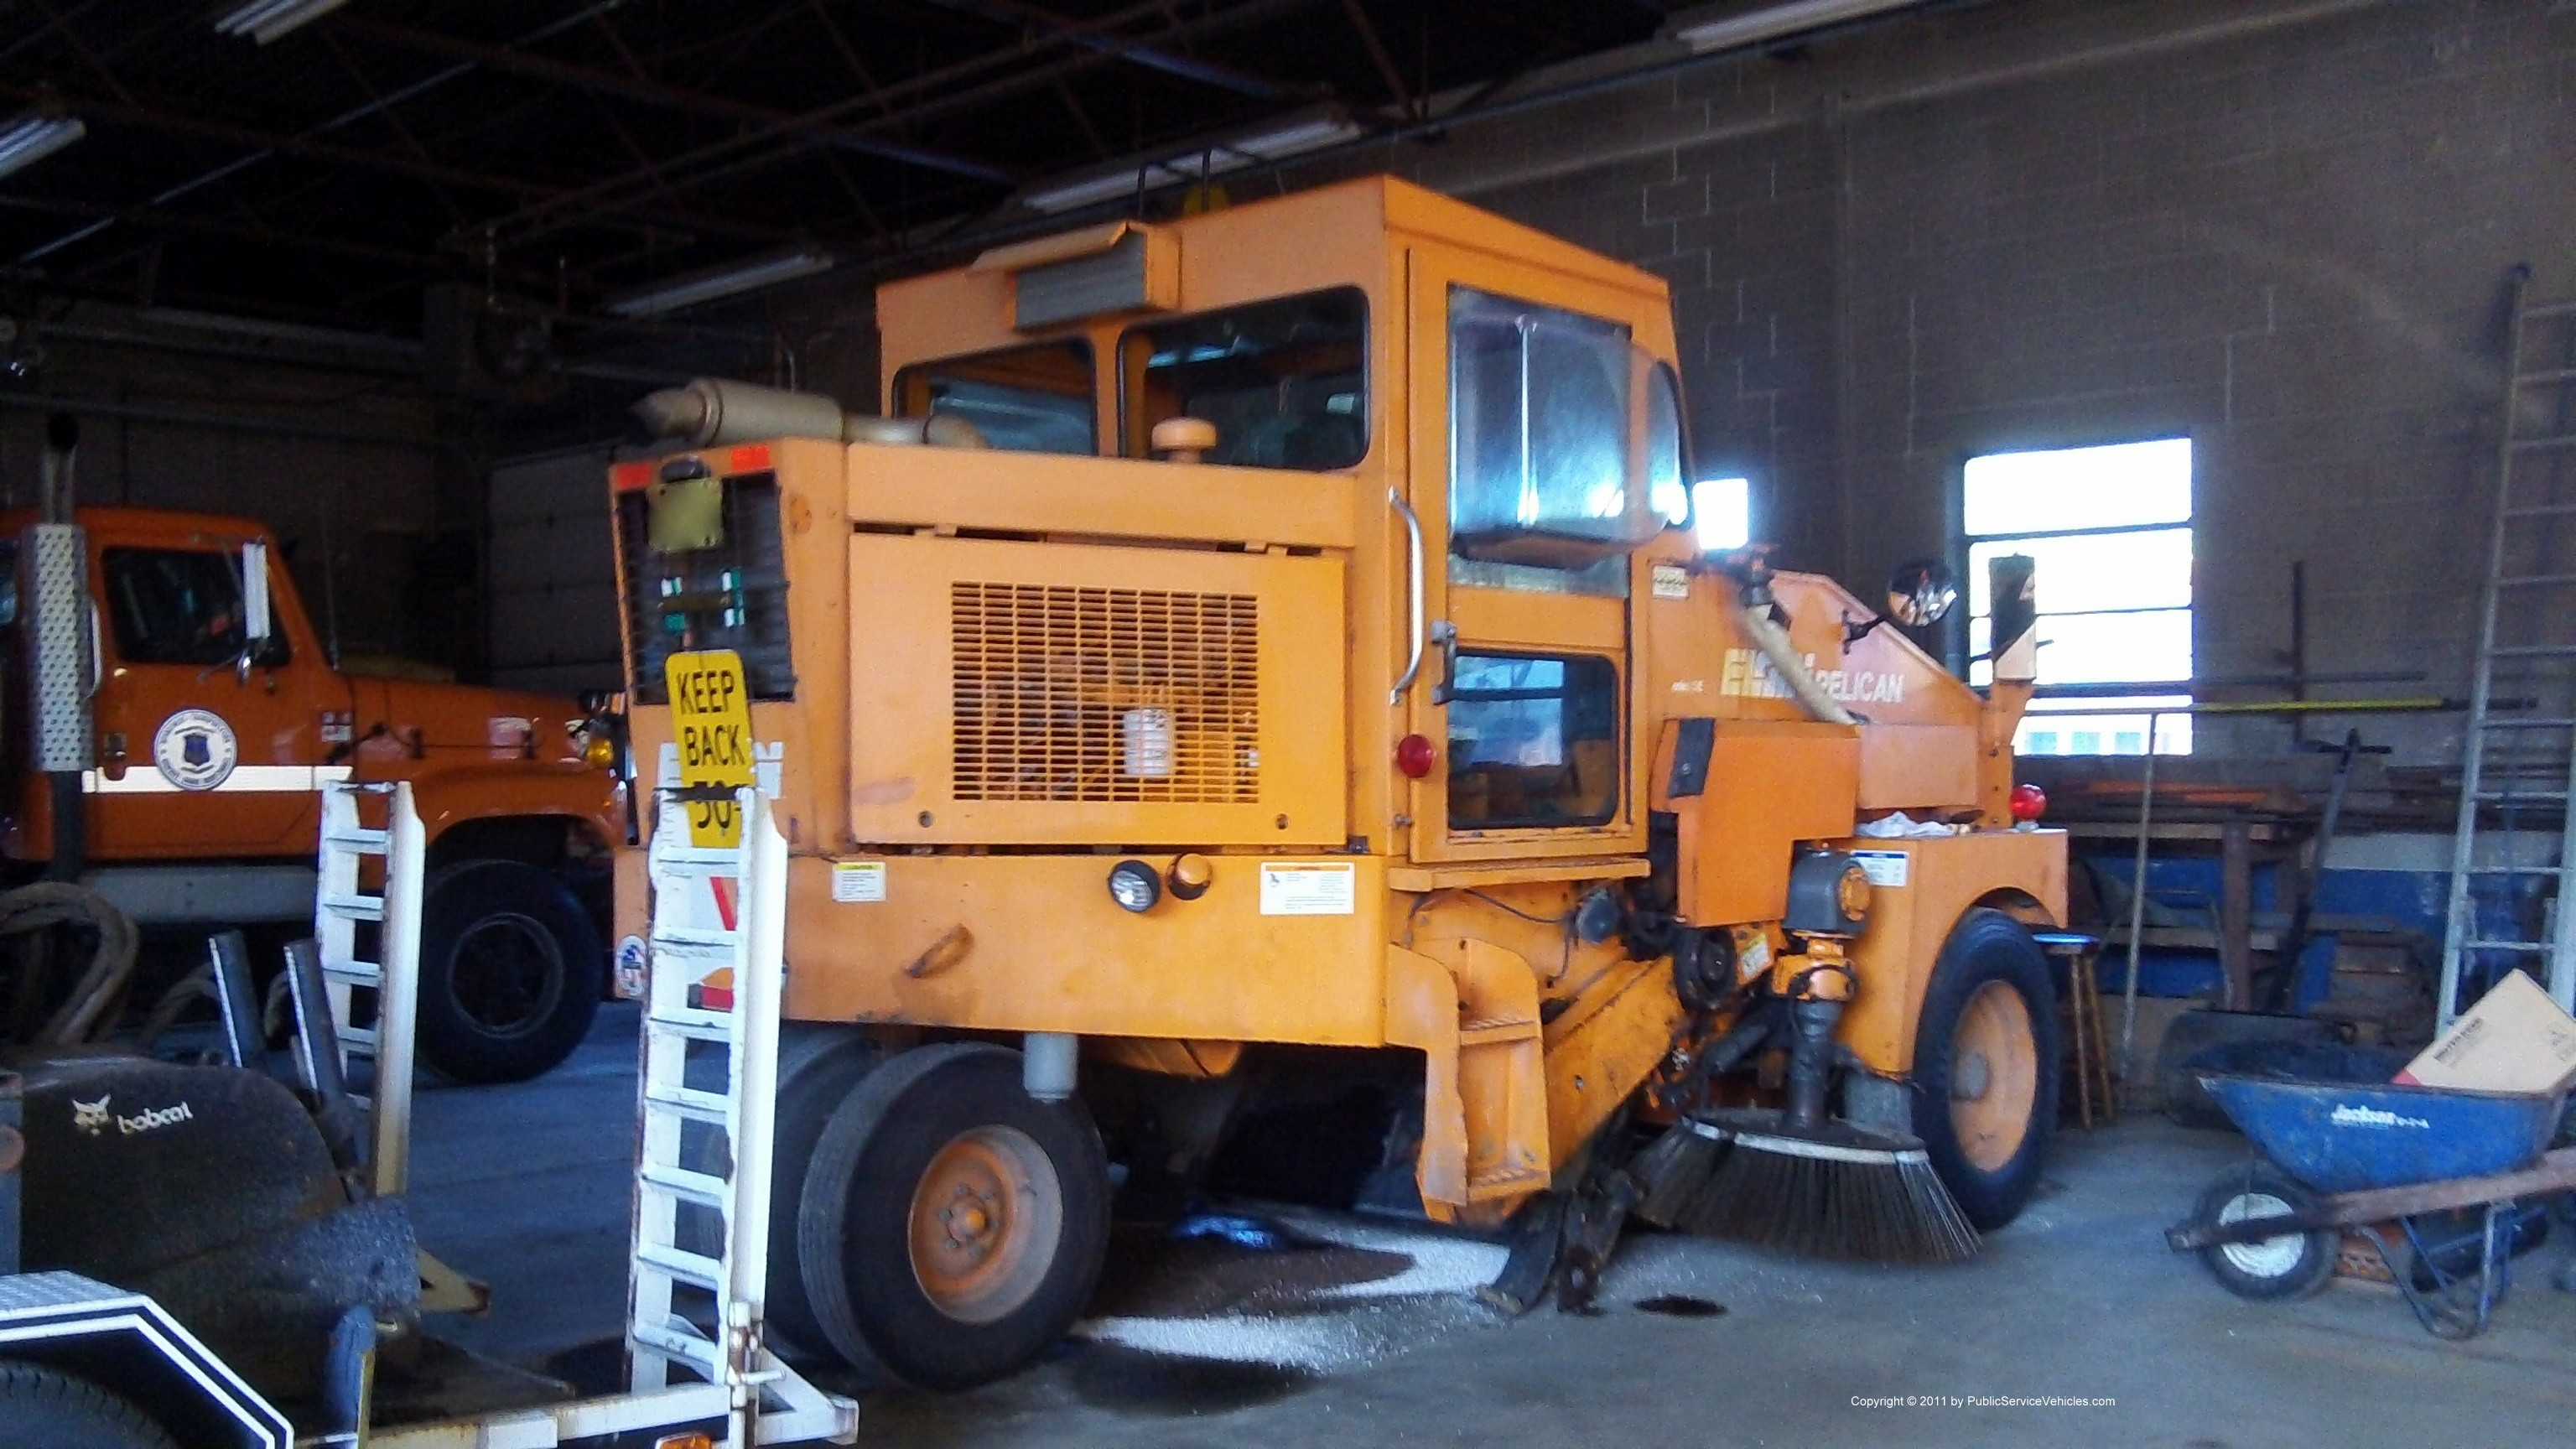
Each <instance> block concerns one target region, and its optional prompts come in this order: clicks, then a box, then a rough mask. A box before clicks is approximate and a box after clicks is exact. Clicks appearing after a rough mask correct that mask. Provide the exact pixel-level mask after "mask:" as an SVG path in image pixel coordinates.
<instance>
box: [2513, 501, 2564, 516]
mask: <svg viewBox="0 0 2576 1449" xmlns="http://www.w3.org/2000/svg"><path fill="white" fill-rule="evenodd" d="M2571 513H2576V503H2527V504H2524V505H2523V506H2522V507H2520V508H2508V509H2506V510H2505V511H2504V516H2505V517H2507V518H2564V517H2566V516H2567V515H2568V514H2571Z"/></svg>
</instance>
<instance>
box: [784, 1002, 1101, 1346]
mask: <svg viewBox="0 0 2576 1449" xmlns="http://www.w3.org/2000/svg"><path fill="white" fill-rule="evenodd" d="M988 1139H989V1140H993V1141H1001V1142H1006V1143H1008V1144H1009V1145H1010V1146H1011V1148H1012V1149H1013V1150H1017V1151H1025V1152H1027V1153H1028V1154H1029V1156H1028V1158H1027V1159H1026V1160H1025V1165H1026V1166H1028V1167H1030V1168H1031V1169H1033V1175H1037V1176H1043V1175H1045V1174H1052V1177H1053V1184H1054V1191H1053V1193H1052V1198H1053V1206H1052V1210H1051V1211H1050V1210H1049V1209H1048V1208H1047V1206H1046V1199H1047V1197H1048V1196H1049V1194H1048V1193H1047V1192H1046V1191H1045V1189H1044V1188H1043V1187H1040V1188H1037V1189H1033V1190H1032V1191H1031V1192H1030V1193H1029V1194H1028V1195H1027V1196H1026V1197H1025V1198H1023V1197H1018V1196H1015V1197H1013V1198H1012V1202H1013V1204H1014V1205H1013V1207H1012V1208H1011V1209H1010V1210H1009V1211H1007V1212H997V1213H995V1214H994V1216H993V1218H992V1219H990V1220H989V1221H994V1222H999V1223H1000V1224H1001V1225H1002V1229H1003V1230H1002V1231H1001V1232H999V1233H998V1234H995V1235H994V1236H993V1237H992V1238H991V1243H992V1244H993V1245H995V1251H994V1254H993V1258H992V1260H991V1261H992V1262H993V1263H994V1264H996V1265H1001V1266H1003V1267H1013V1266H1016V1267H1017V1268H1018V1269H1019V1270H1020V1271H1015V1272H1013V1273H1010V1274H1008V1275H1006V1276H1005V1277H1004V1278H1003V1279H1002V1280H1001V1288H1000V1290H997V1291H996V1295H995V1296H993V1297H992V1298H990V1299H989V1300H975V1301H973V1302H971V1303H970V1304H968V1305H967V1306H965V1307H961V1306H960V1302H961V1300H960V1299H957V1298H951V1299H949V1300H946V1301H945V1302H943V1300H942V1299H940V1298H937V1297H935V1296H934V1289H933V1288H931V1287H927V1286H925V1278H924V1269H922V1268H919V1267H916V1265H915V1261H914V1254H913V1229H914V1224H915V1221H916V1218H917V1217H919V1215H920V1214H919V1213H918V1212H917V1211H916V1196H917V1195H918V1194H919V1193H921V1192H922V1191H924V1190H926V1188H927V1183H926V1182H925V1175H926V1174H928V1173H930V1172H931V1171H932V1170H933V1169H934V1167H935V1166H936V1165H938V1164H940V1163H942V1162H945V1161H949V1160H952V1158H951V1154H952V1153H953V1152H956V1151H959V1150H966V1151H969V1152H970V1153H971V1151H972V1150H973V1146H974V1144H976V1143H978V1142H982V1141H986V1140H988ZM963 1193H964V1190H963V1189H962V1188H961V1189H960V1195H961V1196H963ZM1024 1201H1025V1202H1027V1203H1030V1204H1032V1206H1029V1207H1027V1208H1026V1209H1024V1208H1023V1207H1022V1206H1020V1204H1021V1203H1023V1202H1024ZM982 1203H983V1205H984V1206H987V1207H997V1206H998V1205H999V1199H998V1198H992V1197H987V1198H984V1199H983V1200H982ZM975 1205H976V1204H975V1203H973V1202H971V1201H970V1203H969V1206H970V1208H971V1207H974V1206H975ZM921 1211H927V1205H925V1206H924V1207H923V1208H922V1209H921ZM944 1217H945V1214H943V1219H944ZM1050 1220H1051V1223H1052V1228H1051V1230H1050V1228H1049V1226H1048V1224H1049V1222H1050ZM978 1221H979V1222H983V1221H987V1220H985V1219H978ZM1032 1224H1035V1226H1032ZM1021 1233H1025V1234H1027V1236H1025V1237H1021V1236H1018V1234H1021ZM1108 1245H1109V1173H1108V1164H1107V1162H1106V1161H1105V1159H1104V1158H1103V1156H1102V1153H1101V1147H1100V1133H1099V1131H1098V1130H1097V1129H1096V1128H1095V1127H1094V1126H1093V1125H1092V1122H1091V1116H1090V1114H1089V1113H1088V1112H1087V1111H1085V1110H1084V1109H1083V1107H1082V1106H1081V1104H1080V1103H1078V1102H1041V1101H1038V1100H1037V1099H1035V1098H1033V1097H1031V1096H1029V1095H1028V1093H1027V1092H1026V1091H1024V1090H1023V1089H1022V1088H1021V1085H1020V1056H1019V1053H1017V1052H1013V1051H1006V1050H1004V1049H1002V1048H1000V1047H993V1046H984V1045H978V1044H973V1043H954V1042H953V1043H946V1044H942V1045H938V1046H929V1047H920V1048H916V1049H914V1050H912V1051H908V1052H905V1053H903V1054H901V1055H899V1056H896V1057H894V1058H892V1059H891V1060H888V1061H886V1062H885V1063H884V1064H882V1065H880V1066H878V1067H877V1068H876V1069H875V1070H873V1071H871V1072H869V1073H868V1074H867V1075H866V1076H865V1077H864V1078H862V1079H861V1080H860V1082H859V1084H858V1088H857V1090H855V1091H853V1092H852V1093H850V1095H849V1096H848V1097H847V1098H846V1099H845V1100H843V1101H842V1103H841V1105H840V1106H839V1107H838V1108H837V1109H835V1110H834V1111H833V1113H832V1116H831V1120H830V1121H829V1122H828V1123H826V1124H825V1125H824V1128H823V1132H822V1136H821V1139H820V1140H819V1141H818V1142H817V1144H816V1146H815V1150H814V1157H813V1161H812V1162H811V1163H810V1164H809V1165H808V1167H807V1169H806V1176H805V1188H804V1191H803V1193H802V1194H801V1195H800V1200H799V1203H798V1212H797V1254H796V1257H797V1265H798V1270H799V1273H800V1276H801V1277H802V1279H803V1283H804V1288H805V1296H806V1299H807V1302H808V1305H809V1306H810V1307H811V1309H812V1311H813V1317H814V1323H815V1326H816V1327H817V1328H818V1329H820V1330H821V1332H822V1334H823V1337H824V1339H825V1340H826V1341H827V1342H829V1343H830V1344H831V1346H832V1347H833V1349H834V1350H836V1351H837V1352H839V1353H840V1355H841V1356H842V1357H843V1358H845V1359H847V1360H849V1361H850V1362H851V1363H852V1364H853V1365H855V1366H857V1367H860V1368H862V1369H865V1368H870V1367H874V1368H878V1369H881V1370H883V1371H884V1372H886V1373H888V1374H891V1375H892V1376H893V1377H895V1378H897V1379H900V1380H902V1381H903V1382H905V1383H909V1384H912V1385H914V1386H915V1387H918V1388H925V1389H964V1388H972V1387H974V1386H975V1385H977V1384H985V1383H990V1382H992V1381H993V1380H995V1379H998V1378H1001V1377H1003V1376H1005V1375H1007V1374H1010V1373H1012V1372H1015V1371H1016V1370H1018V1369H1020V1368H1022V1367H1024V1366H1025V1365H1027V1364H1028V1363H1030V1362H1031V1361H1032V1360H1034V1359H1036V1358H1037V1356H1038V1355H1039V1354H1042V1353H1044V1352H1046V1351H1047V1349H1048V1348H1050V1347H1052V1346H1053V1345H1054V1344H1055V1343H1056V1341H1057V1340H1058V1339H1061V1338H1062V1337H1063V1336H1064V1332H1065V1330H1066V1329H1067V1328H1070V1327H1071V1326H1072V1325H1073V1321H1074V1319H1075V1317H1076V1316H1077V1315H1079V1314H1080V1313H1081V1312H1082V1309H1083V1305H1084V1304H1086V1303H1088V1302H1089V1301H1090V1299H1091V1293H1092V1289H1093V1288H1094V1287H1096V1286H1097V1285H1098V1283H1099V1280H1100V1267H1101V1263H1102V1261H1103V1260H1104V1258H1105V1257H1106V1256H1107V1253H1108ZM944 1246H945V1247H946V1248H948V1249H952V1250H959V1251H964V1252H974V1251H976V1247H975V1245H974V1244H969V1245H967V1246H966V1247H965V1248H964V1249H960V1248H959V1243H958V1239H957V1238H955V1237H952V1238H950V1239H949V1240H948V1242H947V1243H946V1244H945V1245H944ZM976 1262H978V1263H980V1262H981V1259H980V1258H979V1259H977V1260H976ZM970 1266H971V1265H970ZM930 1271H931V1272H932V1273H933V1275H934V1276H936V1275H937V1273H938V1268H937V1266H935V1265H934V1267H933V1268H932V1269H931V1270H930ZM944 1281H945V1280H943V1282H944ZM1001 1290H1007V1291H1001Z"/></svg>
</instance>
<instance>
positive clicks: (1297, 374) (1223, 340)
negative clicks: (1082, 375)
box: [1119, 287, 1368, 470]
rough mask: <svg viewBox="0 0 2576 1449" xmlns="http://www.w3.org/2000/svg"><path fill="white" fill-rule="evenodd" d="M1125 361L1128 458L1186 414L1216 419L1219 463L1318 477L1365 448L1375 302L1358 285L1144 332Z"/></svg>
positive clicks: (1214, 454)
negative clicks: (1159, 427) (1160, 427)
mask: <svg viewBox="0 0 2576 1449" xmlns="http://www.w3.org/2000/svg"><path fill="white" fill-rule="evenodd" d="M1119 357H1120V359H1121V362H1122V365H1123V367H1124V370H1125V376H1126V378H1127V380H1128V383H1129V386H1128V388H1127V391H1126V401H1125V407H1126V414H1127V452H1128V455H1129V456H1130V457H1139V458H1141V457H1143V456H1144V455H1145V452H1146V445H1147V443H1148V441H1149V440H1150V439H1151V437H1152V436H1153V431H1154V425H1155V424H1156V423H1159V422H1162V421H1163V420H1165V419H1167V418H1178V417H1191V418H1199V419H1202V420H1204V421H1207V422H1211V423H1214V424H1216V447H1215V448H1214V449H1212V450H1210V452H1209V453H1208V455H1207V461H1208V462H1211V463H1231V464H1233V465H1234V466H1236V467H1238V468H1304V469H1309V470H1322V469H1326V468H1348V467H1350V466H1352V465H1353V464H1355V463H1357V462H1359V461H1360V459H1361V458H1362V457H1364V456H1366V454H1367V453H1368V408H1367V398H1368V388H1367V385H1366V371H1365V369H1366V365H1367V358H1368V298H1367V297H1366V296H1365V295H1364V294H1363V293H1362V292H1361V291H1360V290H1359V289H1358V288H1357V287H1343V288H1340V289H1337V290H1335V291H1330V292H1316V293H1313V294H1311V295H1308V296H1303V297H1286V298H1282V299H1280V300H1278V301H1275V302H1256V303H1253V304H1252V305H1250V306H1248V307H1231V308H1228V309H1226V310H1225V311H1222V312H1208V313H1203V314H1201V315H1199V316H1196V317H1183V318H1180V319H1178V320H1175V321H1170V322H1158V323H1155V324H1153V325H1152V326H1148V327H1139V328H1137V329H1135V330H1134V331H1131V332H1129V333H1128V334H1127V335H1126V337H1125V338H1124V339H1123V340H1121V341H1120V343H1119Z"/></svg>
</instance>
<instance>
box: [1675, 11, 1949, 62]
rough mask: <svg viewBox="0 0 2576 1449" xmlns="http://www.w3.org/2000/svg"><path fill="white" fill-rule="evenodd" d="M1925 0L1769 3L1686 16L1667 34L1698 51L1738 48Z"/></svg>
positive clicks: (1838, 23)
mask: <svg viewBox="0 0 2576 1449" xmlns="http://www.w3.org/2000/svg"><path fill="white" fill-rule="evenodd" d="M1921 3H1923V0H1792V3H1790V4H1787V5H1766V6H1763V7H1761V8H1759V9H1755V10H1738V11H1736V12H1735V13H1733V14H1730V15H1712V16H1709V17H1707V18H1705V19H1696V20H1694V19H1689V18H1683V19H1681V20H1678V21H1676V22H1675V23H1674V25H1673V26H1672V28H1671V29H1670V30H1668V31H1666V32H1665V33H1666V34H1668V35H1670V36H1671V37H1672V38H1673V39H1675V40H1678V41H1680V42H1681V43H1682V44H1684V45H1687V46H1689V47H1690V48H1691V49H1692V50H1693V51H1694V52H1698V51H1710V50H1735V49H1738V48H1740V47H1743V46H1747V45H1760V44H1761V43H1762V42H1764V41H1766V40H1778V39H1780V38H1781V37H1783V36H1789V35H1799V34H1803V33H1805V32H1807V31H1810V30H1822V29H1824V28H1825V27H1827V26H1829V25H1842V24H1846V23H1848V22H1850V21H1854V20H1866V19H1868V18H1869V17H1870V16H1873V15H1883V14H1885V13H1887V12H1888V11H1890V10H1903V9H1906V8H1908V7H1910V6H1914V5H1919V4H1921Z"/></svg>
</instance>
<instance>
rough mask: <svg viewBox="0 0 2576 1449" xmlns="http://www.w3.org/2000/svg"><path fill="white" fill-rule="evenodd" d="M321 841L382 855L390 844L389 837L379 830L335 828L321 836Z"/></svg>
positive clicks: (341, 847) (342, 847)
mask: <svg viewBox="0 0 2576 1449" xmlns="http://www.w3.org/2000/svg"><path fill="white" fill-rule="evenodd" d="M322 843H323V844H324V845H326V846H338V847H339V848H340V849H342V850H355V851H361V852H364V853H365V854H368V855H382V854H384V853H385V851H386V849H387V848H388V847H389V845H390V838H389V837H388V836H387V835H386V834H385V832H383V831H381V830H363V829H361V830H335V831H333V832H331V833H330V834H328V835H325V836H323V837H322Z"/></svg>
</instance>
